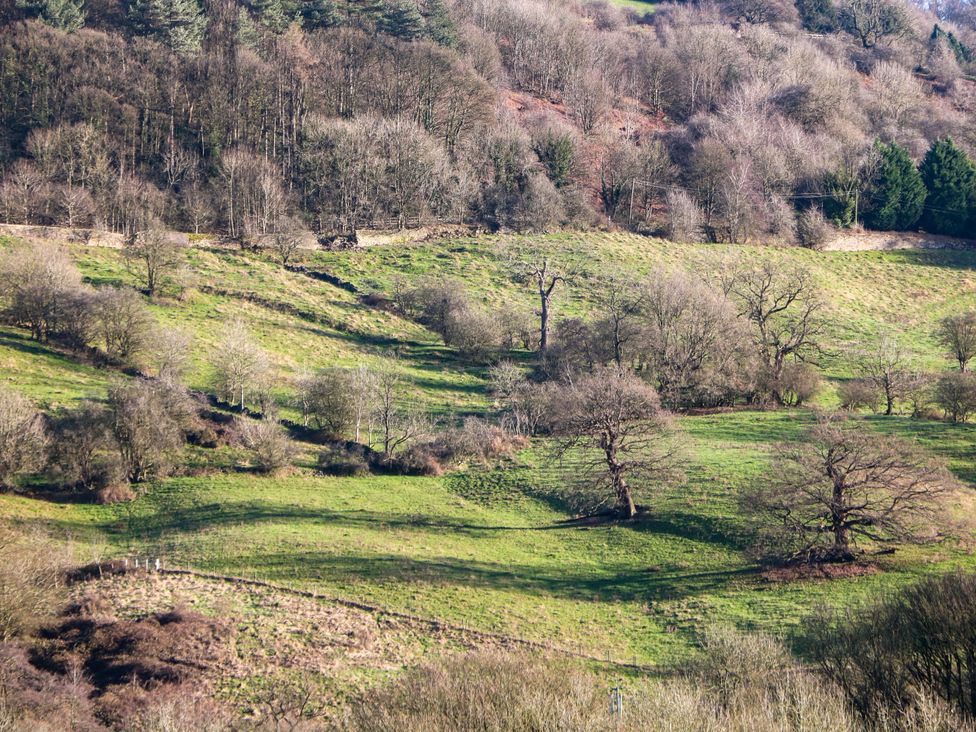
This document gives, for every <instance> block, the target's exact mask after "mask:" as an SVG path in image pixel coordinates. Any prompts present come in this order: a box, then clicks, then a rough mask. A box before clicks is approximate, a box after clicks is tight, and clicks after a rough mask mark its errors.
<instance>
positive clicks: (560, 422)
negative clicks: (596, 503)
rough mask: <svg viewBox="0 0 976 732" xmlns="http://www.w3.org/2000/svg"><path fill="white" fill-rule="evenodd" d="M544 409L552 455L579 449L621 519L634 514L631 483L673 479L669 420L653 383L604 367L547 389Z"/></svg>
mask: <svg viewBox="0 0 976 732" xmlns="http://www.w3.org/2000/svg"><path fill="white" fill-rule="evenodd" d="M550 409H551V413H552V424H553V432H554V433H555V434H556V435H557V438H558V443H557V450H558V453H559V454H560V455H561V456H565V455H567V454H568V453H570V452H575V451H577V450H580V451H581V452H582V465H581V466H580V467H582V468H583V471H584V475H586V476H587V477H588V478H589V477H592V478H595V479H596V483H597V485H598V486H602V487H606V488H608V489H609V491H608V492H609V493H610V497H611V500H612V501H613V505H614V510H615V511H616V513H617V514H618V515H619V516H620V517H621V518H628V519H629V518H633V517H634V516H636V515H637V504H636V503H635V501H634V492H633V485H632V484H633V483H635V482H643V483H646V482H649V481H655V482H665V481H670V480H672V479H673V478H674V476H675V472H676V471H675V467H676V465H675V464H676V457H677V447H676V444H675V441H674V440H673V433H672V430H671V423H670V419H669V418H668V414H667V412H665V411H664V410H662V409H661V402H660V400H659V399H658V395H657V392H656V391H655V390H654V389H653V387H651V386H650V385H648V384H647V383H646V382H644V381H642V380H641V379H640V378H638V377H637V376H635V375H633V374H632V373H630V372H627V371H619V370H617V369H614V368H605V369H599V370H597V371H595V372H593V373H591V374H587V375H584V376H581V377H579V378H578V379H576V380H575V381H573V382H570V383H567V384H566V385H565V386H563V387H562V388H560V389H557V390H556V391H555V392H554V393H553V395H552V402H551V407H550ZM574 467H576V465H575V463H574Z"/></svg>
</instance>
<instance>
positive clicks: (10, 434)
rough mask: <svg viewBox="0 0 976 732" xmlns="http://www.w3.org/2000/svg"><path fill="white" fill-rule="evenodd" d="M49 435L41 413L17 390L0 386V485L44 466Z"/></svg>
mask: <svg viewBox="0 0 976 732" xmlns="http://www.w3.org/2000/svg"><path fill="white" fill-rule="evenodd" d="M47 445H48V435H47V430H46V429H45V427H44V423H43V421H42V418H41V415H40V414H38V413H37V412H36V411H35V410H34V408H33V406H32V405H31V403H30V402H29V401H28V400H27V399H26V398H25V397H22V396H21V395H20V394H18V393H16V392H14V391H11V390H9V389H7V388H6V387H0V489H3V488H10V487H12V486H13V482H14V480H15V478H17V476H19V475H21V474H23V473H29V472H31V471H35V470H39V469H41V468H42V467H43V466H44V462H45V456H46V452H47Z"/></svg>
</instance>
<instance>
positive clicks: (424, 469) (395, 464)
mask: <svg viewBox="0 0 976 732" xmlns="http://www.w3.org/2000/svg"><path fill="white" fill-rule="evenodd" d="M384 466H385V467H386V469H387V470H392V471H394V472H396V473H398V474H399V475H427V476H437V475H443V474H444V466H443V465H442V464H441V462H440V460H438V459H437V456H436V455H434V454H433V453H432V452H431V451H430V448H429V447H427V446H425V445H411V446H410V447H408V448H407V449H406V450H404V451H403V452H401V453H400V454H398V455H393V456H387V459H386V461H385V463H384Z"/></svg>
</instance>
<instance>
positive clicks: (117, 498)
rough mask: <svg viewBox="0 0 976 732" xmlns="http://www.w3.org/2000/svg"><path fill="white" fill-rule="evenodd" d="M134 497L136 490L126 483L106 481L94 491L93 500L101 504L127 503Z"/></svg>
mask: <svg viewBox="0 0 976 732" xmlns="http://www.w3.org/2000/svg"><path fill="white" fill-rule="evenodd" d="M135 499H136V492H135V491H134V490H132V486H130V485H129V484H128V483H120V482H112V483H107V484H106V485H104V486H102V487H101V488H99V489H98V490H97V491H96V492H95V500H96V501H97V502H98V503H100V504H102V505H103V506H111V505H112V504H114V503H128V502H129V501H134V500H135Z"/></svg>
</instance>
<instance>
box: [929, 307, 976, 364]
mask: <svg viewBox="0 0 976 732" xmlns="http://www.w3.org/2000/svg"><path fill="white" fill-rule="evenodd" d="M936 337H937V338H938V339H939V343H941V344H942V346H943V347H944V348H945V349H946V350H947V351H949V352H950V353H951V354H952V357H953V358H954V359H956V363H958V364H959V370H960V371H965V370H966V367H967V366H968V365H969V362H970V361H971V360H972V358H973V356H976V311H972V310H970V311H969V312H966V313H960V314H959V315H950V316H949V317H948V318H943V320H942V321H941V322H940V323H939V330H938V332H937V333H936Z"/></svg>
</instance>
